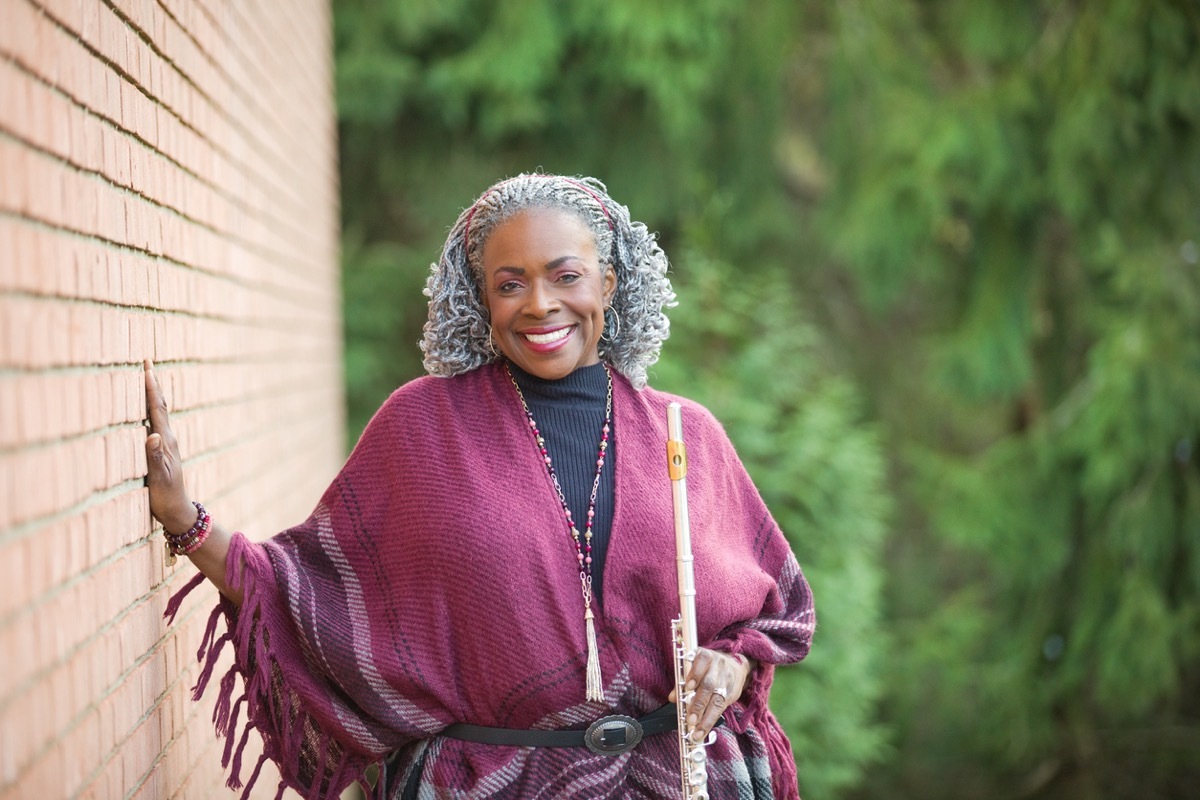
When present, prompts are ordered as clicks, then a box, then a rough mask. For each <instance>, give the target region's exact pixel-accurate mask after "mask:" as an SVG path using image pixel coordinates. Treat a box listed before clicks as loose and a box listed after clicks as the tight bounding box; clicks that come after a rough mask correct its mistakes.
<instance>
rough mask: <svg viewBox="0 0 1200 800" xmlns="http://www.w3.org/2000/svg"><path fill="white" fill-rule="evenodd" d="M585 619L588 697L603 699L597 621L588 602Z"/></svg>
mask: <svg viewBox="0 0 1200 800" xmlns="http://www.w3.org/2000/svg"><path fill="white" fill-rule="evenodd" d="M583 619H584V622H585V623H586V625H587V647H588V660H587V699H588V700H596V701H603V700H604V685H603V682H602V681H601V680H600V653H599V651H598V648H597V647H596V623H595V621H594V620H595V615H594V614H592V604H591V603H588V604H587V611H586V612H585V613H584V615H583Z"/></svg>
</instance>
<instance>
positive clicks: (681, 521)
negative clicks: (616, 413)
mask: <svg viewBox="0 0 1200 800" xmlns="http://www.w3.org/2000/svg"><path fill="white" fill-rule="evenodd" d="M667 472H668V473H669V474H670V476H671V497H672V499H673V500H674V501H675V563H676V565H677V567H678V571H679V617H678V618H677V619H674V620H672V621H671V642H672V646H673V647H674V650H675V704H676V713H677V714H678V719H679V728H678V733H679V772H680V775H681V778H682V785H683V796H684V798H685V800H708V763H707V754H706V753H705V752H704V748H705V747H707V746H708V745H710V744H712V742H713V741H714V740H715V739H716V736H715V734H714V735H710V736H709V738H708V741H705V742H696V741H693V740H692V737H691V735H690V734H691V731H690V730H688V726H687V707H688V703H690V702H691V700H692V697H693V695H695V692H685V691H684V681H685V680H686V679H687V675H688V672H689V670H691V667H692V661H693V660H694V659H695V658H696V648H697V647H699V642H697V638H698V637H697V635H696V576H695V572H694V570H693V568H692V531H691V527H690V526H689V524H688V504H687V450H686V449H685V448H684V446H683V421H682V415H681V414H680V408H679V403H671V404H670V405H668V406H667Z"/></svg>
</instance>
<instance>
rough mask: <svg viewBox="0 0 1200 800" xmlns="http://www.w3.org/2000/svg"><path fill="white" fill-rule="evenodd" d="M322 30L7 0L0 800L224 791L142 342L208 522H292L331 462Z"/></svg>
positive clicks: (230, 16)
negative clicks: (174, 604) (149, 412)
mask: <svg viewBox="0 0 1200 800" xmlns="http://www.w3.org/2000/svg"><path fill="white" fill-rule="evenodd" d="M330 29H331V19H330V12H329V9H328V8H327V6H326V3H324V2H322V0H289V2H288V3H279V4H274V3H246V2H239V1H238V0H104V2H101V0H0V800H12V798H26V797H28V798H67V797H113V798H147V799H149V798H168V797H172V798H173V797H192V798H211V797H225V796H230V793H229V791H228V790H227V789H224V788H223V782H224V776H223V775H222V772H221V768H220V756H221V743H219V742H218V741H217V739H216V737H215V734H214V733H213V731H212V725H211V722H210V715H211V704H212V698H211V697H209V698H206V699H205V700H204V701H202V702H200V703H193V702H192V701H191V699H190V697H189V696H188V695H189V688H190V687H191V685H192V684H193V683H194V681H195V678H196V674H197V667H196V664H195V652H196V648H197V647H198V645H199V641H200V638H201V633H202V629H203V626H204V623H205V621H206V617H207V611H208V608H209V607H210V606H211V604H212V602H213V601H214V600H215V597H216V592H215V590H214V589H212V588H211V586H207V585H206V586H205V587H204V590H203V591H200V592H197V593H196V596H193V598H192V599H191V600H190V601H189V603H188V604H186V605H185V606H184V609H183V613H182V615H181V619H180V620H179V621H178V622H177V624H176V625H175V626H174V627H173V628H170V629H168V628H167V626H166V625H165V624H164V621H163V620H162V612H163V607H164V605H165V603H166V601H167V598H168V597H169V595H170V594H171V593H172V591H173V590H175V589H176V588H178V587H179V586H181V585H182V584H183V583H184V582H186V580H187V579H188V578H189V577H190V576H191V575H192V574H194V568H193V567H192V566H191V565H190V564H189V563H188V562H187V561H186V560H183V561H181V562H180V563H179V565H178V566H176V567H174V568H167V567H165V565H164V562H163V557H162V556H163V553H162V544H161V538H160V537H159V535H158V532H157V530H155V529H154V527H153V526H152V525H151V521H150V515H149V509H148V504H147V495H146V490H145V488H144V487H143V477H144V475H145V471H146V465H145V453H144V448H143V446H144V442H145V438H146V429H145V427H144V422H143V420H144V417H145V411H144V403H145V395H144V389H143V384H142V372H141V360H142V359H143V358H152V359H154V360H155V361H156V362H157V363H158V364H159V368H158V371H159V375H160V380H161V381H162V383H163V385H164V387H165V389H166V391H167V395H168V397H169V400H170V403H171V406H172V409H173V417H172V419H173V424H174V428H175V430H176V432H177V435H178V438H179V441H180V446H181V449H182V451H183V454H184V456H185V458H186V459H187V465H186V469H187V478H188V484H189V488H190V491H191V494H192V495H193V496H194V497H196V498H197V499H202V500H204V501H206V503H207V504H208V507H209V509H210V510H211V511H212V512H213V514H214V516H216V517H217V518H219V519H220V520H221V521H222V522H224V523H226V524H228V525H230V526H232V527H236V528H240V529H242V530H245V531H247V532H249V533H250V534H251V535H252V536H254V537H256V538H261V537H263V536H265V535H269V534H270V533H272V532H274V531H276V530H279V529H281V528H283V527H286V526H288V525H290V524H292V523H295V522H297V521H299V520H300V519H302V518H304V517H305V516H306V515H307V513H308V511H309V510H310V509H311V508H312V506H313V504H314V503H315V501H316V499H317V497H318V496H319V494H320V492H321V490H322V489H323V488H324V487H325V486H326V485H327V483H328V481H329V480H330V478H331V477H332V475H333V473H334V471H335V470H336V469H337V467H338V465H339V464H340V462H341V459H342V456H343V445H342V435H343V433H342V399H341V342H340V330H341V325H340V318H339V308H340V302H339V297H338V289H337V285H338V282H337V208H336V202H337V200H336V197H337V177H336V167H335V146H334V124H333V109H332V80H331V63H330V60H331V56H330V51H331V41H330V35H331V34H330ZM214 694H215V692H214ZM254 746H256V745H252V747H254ZM253 755H254V756H257V751H255V752H254V754H253ZM254 760H255V758H254V757H251V755H250V754H249V753H248V755H247V764H248V766H253V764H254ZM247 772H248V769H247ZM265 773H266V771H265ZM244 777H246V775H245V774H243V778H244ZM270 778H271V775H269V774H264V779H263V780H262V781H261V782H260V787H259V790H258V791H257V792H256V795H259V796H266V797H271V796H273V788H274V786H273V784H274V781H272V780H271V779H270Z"/></svg>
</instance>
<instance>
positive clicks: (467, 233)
mask: <svg viewBox="0 0 1200 800" xmlns="http://www.w3.org/2000/svg"><path fill="white" fill-rule="evenodd" d="M525 178H557V179H558V180H560V181H564V182H566V183H569V184H571V185H572V186H574V187H576V188H577V189H582V190H583V191H585V192H587V193H588V194H589V195H591V197H592V199H593V200H595V201H596V205H598V206H600V210H601V211H603V212H604V219H606V220H608V229H609V230H610V231H613V232H614V233H615V232H616V228H615V227H614V226H613V221H612V216H611V215H610V214H609V213H608V209H607V208H605V207H604V203H603V202H601V200H600V195H598V194H596V193H595V192H594V191H592V190H591V189H590V188H588V186H587V184H584V183H580V182H579V181H577V180H574V179H573V178H564V177H563V176H562V175H546V174H544V173H534V174H532V175H522V176H520V177H517V178H509V179H508V180H504V181H500V183H497V184H496V185H495V186H493V187H492V188H490V189H488V190H487V191H486V192H484V193H483V194H481V195H480V196H479V199H478V200H476V201H475V203H474V205H472V206H471V210H470V211H468V212H467V221H466V222H465V223H463V248H464V249H466V248H467V247H469V246H470V244H471V218H472V217H474V216H475V209H477V208H479V204H480V203H481V202H482V201H483V198H485V197H487V196H488V195H489V194H491V193H492V192H494V191H496V190H497V189H499V188H500V187H501V186H503V185H505V184H506V183H512V182H513V181H518V180H523V179H525Z"/></svg>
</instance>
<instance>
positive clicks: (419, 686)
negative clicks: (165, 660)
mask: <svg viewBox="0 0 1200 800" xmlns="http://www.w3.org/2000/svg"><path fill="white" fill-rule="evenodd" d="M613 381H614V388H613V392H614V397H613V414H614V423H613V429H614V439H615V445H614V449H615V469H616V472H615V479H616V488H615V507H614V511H613V523H612V535H611V540H610V545H609V550H608V555H607V558H606V562H605V568H604V604H603V607H602V608H599V609H598V612H597V618H596V635H597V640H598V644H599V655H600V663H601V670H602V676H603V681H604V702H587V701H585V699H584V683H585V677H584V672H585V665H586V660H587V645H586V641H585V632H584V624H583V600H582V597H581V594H580V585H579V571H578V567H577V564H576V560H575V548H574V546H573V544H572V542H571V539H570V536H569V534H568V532H567V530H566V528H565V522H564V520H563V513H562V507H561V504H560V503H559V501H558V498H557V496H556V494H555V491H554V487H553V485H552V483H551V481H550V478H549V475H548V474H547V471H546V468H545V466H544V465H543V463H542V462H541V460H540V458H539V456H538V454H537V453H536V451H535V449H534V445H533V442H532V438H531V436H530V432H529V429H528V426H527V423H526V420H525V417H524V414H523V412H522V409H521V404H520V402H519V401H518V399H517V396H516V393H515V390H514V388H513V386H512V384H511V383H510V382H509V380H508V379H507V377H506V375H505V373H504V370H503V368H502V367H499V366H497V365H488V366H485V367H481V368H480V369H477V370H474V371H472V372H470V373H468V374H465V375H461V376H458V377H455V378H432V377H425V378H419V379H417V380H415V381H413V382H411V383H409V384H406V385H405V386H403V387H401V388H400V389H398V390H397V391H396V392H395V393H394V394H393V395H392V396H391V398H389V399H388V401H387V402H386V403H384V405H383V406H382V407H381V408H380V410H379V411H378V412H377V413H376V415H375V417H374V418H373V419H372V421H371V423H370V425H369V426H368V427H367V429H366V431H365V432H364V433H363V436H362V439H361V440H360V441H359V443H358V445H357V446H356V447H355V449H354V451H353V453H352V454H351V455H350V457H349V459H348V460H347V462H346V465H345V466H344V467H343V469H342V470H341V472H340V473H339V475H338V476H337V478H336V479H335V480H334V482H333V484H332V485H331V486H330V487H329V488H328V489H327V490H326V492H325V494H324V496H323V497H322V498H321V501H320V503H319V504H318V505H317V507H316V509H315V510H314V511H313V513H312V515H311V516H310V517H309V518H308V519H307V520H306V521H305V522H304V523H302V524H301V525H298V526H296V527H294V528H291V529H289V530H286V531H284V532H282V533H280V534H278V535H276V536H275V537H273V538H272V539H270V540H269V541H266V542H263V543H261V544H259V543H254V542H251V541H250V540H249V539H247V538H245V537H244V536H242V535H241V534H237V535H235V536H234V538H233V543H232V546H231V548H230V551H229V556H228V579H229V582H230V584H231V586H233V587H235V588H237V589H241V590H242V591H243V592H244V600H243V604H242V606H241V607H240V608H235V607H234V606H233V605H232V604H231V603H229V602H228V601H227V600H224V599H222V600H221V602H220V604H219V605H218V608H217V609H215V610H214V612H213V616H212V618H211V620H210V624H209V630H208V633H207V635H206V637H205V641H204V643H203V644H202V649H201V655H202V661H203V663H204V668H203V670H202V672H201V676H200V680H199V681H198V683H197V685H196V688H195V695H196V697H199V696H200V694H201V693H202V692H203V691H204V689H205V686H206V685H207V683H208V682H209V679H210V677H211V675H212V671H213V667H214V664H215V662H216V660H217V656H218V653H219V651H220V650H221V649H222V647H223V646H224V645H225V644H227V643H232V645H233V647H234V649H235V651H236V652H235V663H234V666H233V667H232V668H231V669H230V670H229V672H228V674H226V675H225V676H224V677H223V679H222V680H221V681H220V695H219V698H218V702H217V708H216V712H215V716H214V719H215V722H216V727H217V730H218V732H219V733H220V734H222V735H223V736H225V737H227V742H226V746H225V754H224V763H225V764H226V765H227V766H229V765H230V761H232V766H231V773H232V774H231V777H230V779H229V783H230V786H231V787H234V788H237V787H238V786H240V785H241V779H240V773H241V768H242V765H241V763H240V762H241V752H242V748H243V747H244V745H245V742H246V738H247V736H248V734H249V731H250V729H251V728H254V729H257V730H258V731H259V734H260V735H261V736H262V739H263V742H264V755H263V759H264V760H265V759H266V758H270V759H272V760H273V761H275V762H276V763H277V764H278V765H279V768H280V771H281V773H282V775H283V779H284V783H285V784H286V785H289V786H291V787H293V788H295V789H296V790H298V791H299V792H300V793H301V794H302V795H304V796H306V797H313V798H336V797H337V796H338V793H339V792H340V791H341V790H342V789H343V788H344V787H346V786H348V785H349V784H350V783H352V782H354V781H355V780H362V779H363V775H364V772H365V770H366V769H367V767H368V766H369V765H371V764H378V763H382V761H383V760H384V759H385V758H386V757H387V756H388V755H389V754H391V753H393V752H394V751H395V752H397V753H398V755H397V756H396V757H394V758H392V759H391V760H390V761H389V764H388V766H387V769H386V770H385V772H386V773H387V774H386V775H385V779H381V780H380V781H378V782H377V784H376V786H375V787H374V788H373V789H372V790H371V792H372V794H371V796H373V797H376V798H383V799H384V800H394V799H395V798H399V797H400V796H401V792H402V789H403V787H404V786H405V785H408V784H409V782H410V781H411V785H410V786H409V791H410V792H412V791H413V790H414V789H415V790H416V793H415V794H414V795H412V796H416V797H420V798H483V797H488V798H514V799H515V798H521V799H524V798H547V799H548V798H559V797H588V798H601V797H604V798H607V797H614V798H615V797H653V798H666V797H678V796H679V792H680V788H679V786H680V780H679V759H678V744H677V740H676V735H675V734H673V733H664V734H659V735H656V736H651V737H647V738H646V739H645V740H643V742H642V743H641V744H639V745H638V746H637V747H636V748H634V749H633V750H631V751H630V752H628V753H625V754H622V755H619V756H615V757H614V756H605V755H597V754H594V753H592V752H590V751H589V750H587V749H586V748H583V747H578V748H574V747H572V748H533V747H508V746H499V745H488V744H477V743H470V742H464V741H460V740H456V739H450V738H447V737H443V736H438V733H439V731H441V730H442V729H443V728H445V727H446V726H447V725H449V724H451V723H454V722H470V723H474V724H477V725H487V726H496V727H505V728H522V729H531V728H532V729H566V728H583V727H586V726H587V724H588V723H590V722H591V721H593V720H595V719H597V718H599V717H601V716H604V715H606V714H627V715H629V716H632V717H640V716H643V715H645V714H646V713H648V712H650V711H652V710H653V709H655V708H657V707H659V706H661V705H662V704H663V703H664V702H666V699H667V695H668V694H669V693H670V692H671V690H672V688H673V687H674V677H673V667H672V656H671V642H670V621H671V618H672V617H674V616H675V615H676V614H677V613H678V607H679V602H678V589H677V585H676V563H675V538H674V522H673V517H672V505H671V486H670V481H669V479H668V477H667V469H666V455H665V453H666V449H665V448H666V444H665V443H666V438H667V429H666V411H665V409H666V406H667V403H669V402H670V401H672V400H679V401H680V402H681V403H683V420H684V437H685V441H686V443H687V448H688V461H689V472H688V500H689V504H690V510H691V529H692V538H693V542H692V547H693V550H694V554H695V571H696V584H697V590H698V595H697V598H696V606H697V618H698V627H699V635H700V641H701V643H703V644H704V645H705V646H707V647H710V648H713V649H716V650H722V651H725V652H730V653H742V654H745V655H746V656H748V657H750V658H753V659H754V660H755V661H757V662H758V667H757V668H756V669H755V670H754V672H753V674H752V675H751V677H750V680H749V681H748V683H747V685H746V688H745V691H744V692H743V694H742V696H741V698H740V699H739V700H738V702H736V703H734V704H732V705H731V706H730V707H729V709H727V711H726V713H725V720H726V724H725V725H724V726H722V727H720V728H718V729H717V739H716V742H715V743H714V744H712V745H711V746H710V747H709V748H708V756H709V789H710V794H711V796H712V797H713V798H714V800H719V799H720V798H731V797H742V798H745V797H752V798H796V797H798V793H797V787H796V774H795V763H794V761H793V757H792V752H791V747H790V745H789V743H788V740H787V738H786V737H785V736H784V733H783V731H782V729H781V728H780V726H779V724H778V722H777V721H776V720H775V718H774V716H773V715H772V714H771V712H770V711H769V710H768V708H767V696H768V692H769V690H770V685H771V678H772V674H773V671H774V665H776V664H783V663H789V662H794V661H798V660H800V659H801V658H803V657H804V656H805V654H806V653H807V652H808V648H809V643H810V641H811V638H812V634H813V629H814V625H815V617H814V615H813V608H812V597H811V594H810V592H809V588H808V584H807V582H806V581H805V580H804V577H803V575H802V574H801V572H800V568H799V566H798V565H797V563H796V560H795V558H794V556H793V555H792V552H791V549H790V548H789V546H788V544H787V541H786V540H785V539H784V537H783V534H782V532H781V531H780V530H779V528H778V526H777V525H776V524H775V522H774V520H773V519H772V518H771V515H770V513H769V512H768V511H767V509H766V507H765V505H764V504H763V502H762V500H761V498H760V497H759V495H758V492H757V491H756V490H755V488H754V486H753V484H752V483H751V481H750V479H749V477H748V476H747V474H746V471H745V469H744V468H743V466H742V464H741V462H740V461H739V460H738V457H737V455H736V453H735V452H734V449H733V446H732V445H731V444H730V442H729V440H728V438H727V437H726V435H725V433H724V431H723V430H722V428H721V426H720V425H719V424H718V423H717V421H716V420H715V419H714V418H713V417H712V416H711V415H710V414H709V413H708V412H707V411H706V410H705V409H704V408H702V407H701V406H699V405H697V404H695V403H692V402H690V401H687V400H681V399H680V398H676V397H673V396H671V395H667V394H664V393H662V392H658V391H655V390H653V389H644V390H641V391H636V390H635V389H634V388H633V387H632V386H631V385H630V384H629V382H628V381H627V380H625V379H624V378H623V377H621V376H620V375H617V374H615V373H614V375H613ZM202 580H203V579H202V577H198V578H197V579H196V580H194V581H193V582H192V583H190V584H189V585H188V587H185V589H184V590H183V591H181V592H180V593H179V594H178V595H177V596H176V597H175V598H174V599H173V600H172V603H171V606H170V607H169V609H168V613H169V614H171V615H172V616H173V614H174V612H175V611H177V610H178V608H179V603H180V602H181V600H182V596H183V595H184V594H185V593H186V592H187V591H188V590H190V589H191V588H192V587H194V586H195V585H196V584H197V583H199V582H202ZM222 618H224V620H225V622H226V624H227V632H225V633H223V634H221V635H220V636H218V635H217V631H218V628H219V627H221V625H220V623H221V620H222ZM235 675H240V676H241V683H242V684H243V685H244V688H245V692H244V693H243V694H242V695H241V696H239V697H238V699H237V700H236V701H235V700H234V683H235ZM243 710H244V714H245V717H244V720H245V721H244V724H243V728H242V730H241V731H239V728H238V720H239V715H240V714H241V713H243ZM239 734H240V735H239ZM261 764H262V761H261V760H260V762H259V764H258V766H256V767H255V769H254V770H253V773H252V775H251V777H250V778H249V780H248V781H247V784H246V793H247V794H248V793H249V790H250V787H251V785H253V782H254V780H255V779H256V778H257V777H258V770H259V768H260V767H261ZM282 791H283V786H282V785H281V787H280V792H281V793H282Z"/></svg>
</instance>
